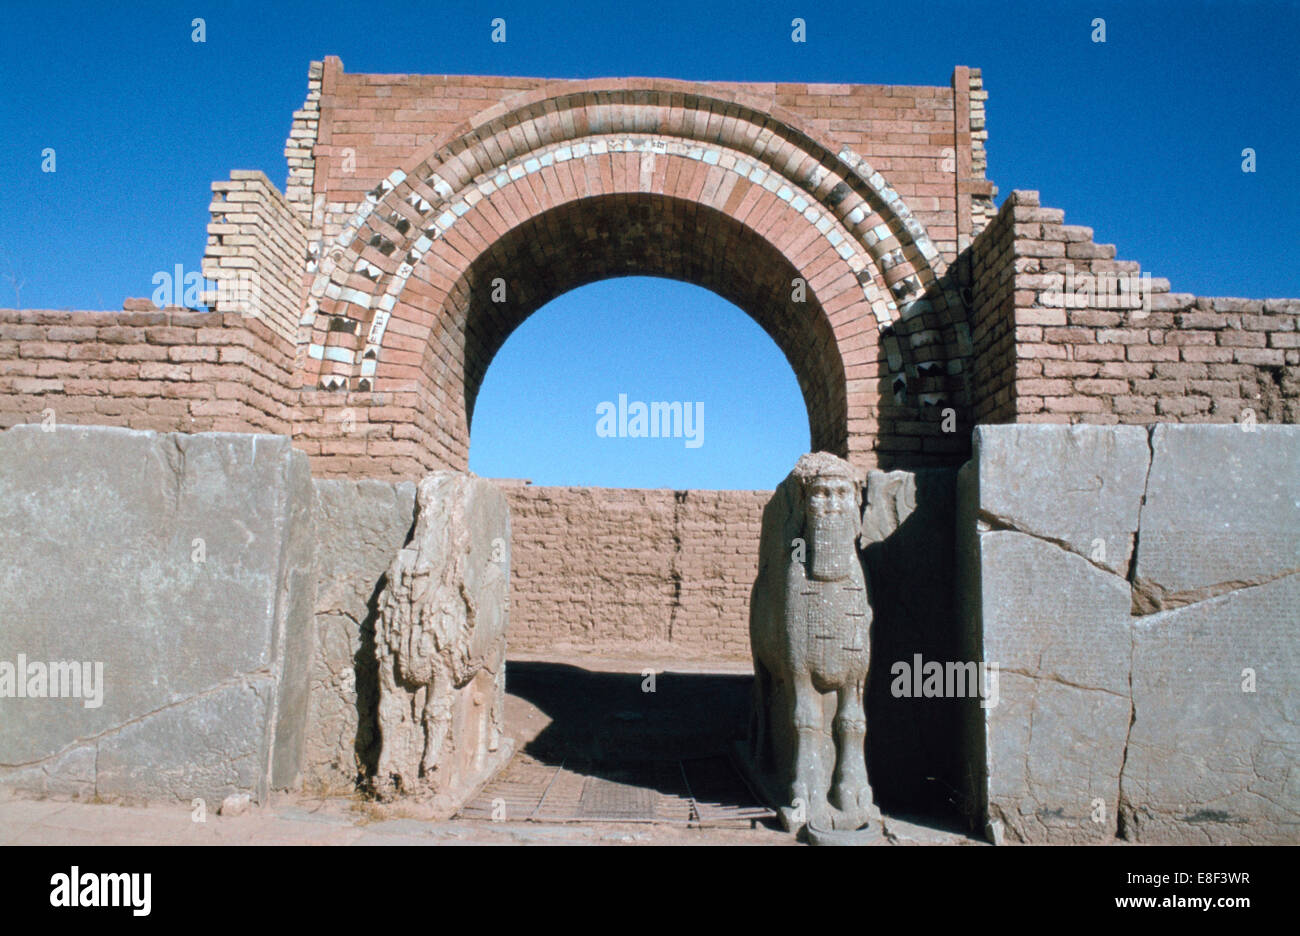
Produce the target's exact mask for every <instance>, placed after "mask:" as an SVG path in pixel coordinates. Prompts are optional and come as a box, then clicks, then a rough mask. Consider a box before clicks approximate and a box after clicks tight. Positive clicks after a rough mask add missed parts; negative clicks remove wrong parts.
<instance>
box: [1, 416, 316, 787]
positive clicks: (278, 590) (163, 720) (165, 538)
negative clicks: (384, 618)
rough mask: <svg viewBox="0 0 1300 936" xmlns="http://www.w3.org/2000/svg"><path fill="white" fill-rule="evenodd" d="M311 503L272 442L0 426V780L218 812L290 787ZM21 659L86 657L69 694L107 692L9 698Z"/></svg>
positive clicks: (279, 445)
mask: <svg viewBox="0 0 1300 936" xmlns="http://www.w3.org/2000/svg"><path fill="white" fill-rule="evenodd" d="M310 506H311V479H310V474H309V470H308V465H307V458H306V456H305V455H303V454H302V453H299V452H295V451H294V450H293V449H292V448H291V446H290V443H289V440H288V439H286V438H283V437H278V436H255V435H235V434H226V433H207V434H199V435H183V434H171V435H159V434H156V433H153V432H141V431H133V430H127V429H117V428H108V427H91V426H87V427H79V426H66V427H59V428H57V429H56V430H54V431H51V432H45V431H42V428H41V427H40V426H36V425H24V426H16V427H14V428H13V429H10V430H8V431H6V432H4V433H0V618H2V619H3V620H4V621H5V622H6V624H5V627H4V628H3V629H0V711H2V712H3V716H2V717H0V782H10V783H12V784H14V785H17V786H25V787H30V786H36V787H43V788H45V789H47V790H49V789H54V788H56V787H59V786H66V785H67V784H68V783H71V784H72V785H74V786H80V787H82V788H83V789H86V791H87V792H89V791H90V790H92V789H93V790H97V791H99V792H103V793H105V794H108V793H112V794H122V795H137V796H144V797H157V796H166V797H173V796H175V797H179V798H182V799H185V798H190V797H194V796H201V797H205V798H211V799H214V800H215V801H216V802H219V801H220V799H221V798H222V797H223V796H225V795H227V794H229V793H233V792H249V793H252V794H253V795H254V796H256V797H257V798H258V799H259V800H264V799H265V797H266V794H267V790H268V788H269V787H270V786H272V785H276V786H292V785H293V784H294V783H295V782H296V780H297V776H298V771H299V764H300V759H301V748H302V736H303V726H304V723H305V716H306V707H305V702H306V668H305V666H304V665H303V663H302V660H303V654H304V652H305V649H306V648H308V647H309V646H310V643H311V640H312V618H311V613H310V612H311V608H312V606H313V600H312V590H313V582H312V575H311V550H312V541H311V531H310V522H311V517H310ZM19 655H22V656H23V657H24V658H25V660H26V661H29V664H30V663H35V662H43V663H50V662H58V663H65V662H80V663H85V664H90V668H89V669H88V670H83V676H84V675H90V676H92V680H91V681H90V682H87V683H86V684H85V685H83V686H82V687H81V693H82V695H83V696H84V695H86V694H87V691H88V689H89V688H90V687H91V685H92V683H96V682H97V683H98V685H97V686H95V690H94V691H95V692H97V693H98V692H102V697H101V698H99V699H98V700H92V699H87V698H81V699H77V698H66V697H64V698H40V699H35V698H15V697H13V695H12V692H6V691H4V687H3V679H4V665H5V664H6V663H9V664H13V663H16V662H17V661H18V659H19ZM12 671H13V668H12V667H11V668H10V672H11V673H12ZM101 672H102V681H100V680H95V679H93V677H94V675H95V674H96V673H101ZM71 688H73V687H72V686H71V683H70V682H69V683H68V684H67V685H65V686H62V687H61V692H62V691H63V690H65V689H71ZM94 701H97V702H98V704H93V702H94ZM87 703H92V704H87ZM88 752H93V755H94V765H93V766H92V767H91V768H90V769H89V774H90V776H89V777H87V770H86V769H85V767H86V764H87V763H89V760H88V759H89V758H90V756H91V754H90V753H88ZM74 764H75V765H76V766H75V769H72V765H74ZM65 766H66V767H67V768H68V769H70V770H71V773H69V774H66V775H63V774H61V771H62V770H63V769H64V767H65Z"/></svg>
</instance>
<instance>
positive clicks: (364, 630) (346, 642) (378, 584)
mask: <svg viewBox="0 0 1300 936" xmlns="http://www.w3.org/2000/svg"><path fill="white" fill-rule="evenodd" d="M313 487H314V489H315V491H314V494H315V499H314V514H315V516H314V523H313V526H314V528H315V531H316V576H317V577H316V646H315V649H314V651H313V653H312V655H311V659H312V662H311V680H310V683H311V701H310V705H309V709H308V718H307V745H306V750H305V753H304V774H305V776H306V778H307V780H308V782H309V783H311V784H313V785H324V786H325V787H326V788H332V789H338V790H350V789H353V788H355V784H356V781H357V778H358V774H359V772H360V773H365V772H366V768H367V767H373V766H374V764H375V761H376V758H377V756H378V751H377V749H376V743H377V741H378V737H377V733H378V729H377V725H376V724H375V712H376V704H377V694H378V685H377V682H376V680H377V679H378V672H377V667H376V663H375V655H374V654H375V651H374V634H375V620H374V618H375V613H376V604H375V603H376V600H377V598H378V595H379V593H380V591H382V589H383V586H384V585H385V584H386V581H387V580H386V579H385V573H386V572H387V571H388V567H389V566H390V565H391V564H392V562H393V559H394V558H395V557H396V556H397V554H398V552H399V551H400V550H401V549H402V547H403V546H404V545H406V541H407V539H408V538H409V537H410V534H411V527H412V525H413V524H414V522H415V485H414V484H413V483H411V482H409V481H403V482H398V483H392V482H387V481H371V480H363V481H348V480H323V479H318V480H316V481H314V482H313Z"/></svg>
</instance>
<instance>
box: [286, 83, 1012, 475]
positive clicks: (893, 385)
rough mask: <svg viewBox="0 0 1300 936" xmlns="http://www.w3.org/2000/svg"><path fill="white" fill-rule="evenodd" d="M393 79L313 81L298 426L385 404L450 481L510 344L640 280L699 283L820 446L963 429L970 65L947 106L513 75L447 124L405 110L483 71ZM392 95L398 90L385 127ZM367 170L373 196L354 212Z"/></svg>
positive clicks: (916, 446) (907, 449)
mask: <svg viewBox="0 0 1300 936" xmlns="http://www.w3.org/2000/svg"><path fill="white" fill-rule="evenodd" d="M391 77H392V81H391V82H390V81H388V80H387V79H388V78H389V76H347V75H344V74H343V73H342V70H341V65H339V64H338V62H337V60H327V62H326V63H325V66H324V69H323V81H322V85H323V95H322V97H321V110H320V118H319V125H318V127H317V128H316V132H317V136H318V138H317V139H316V140H315V141H314V142H313V147H312V154H313V157H314V158H313V160H312V166H313V170H312V171H310V172H304V173H300V174H299V180H300V181H301V182H303V183H306V182H307V181H310V189H307V187H306V185H303V186H301V188H300V191H299V194H298V196H297V197H298V198H299V200H300V201H302V202H306V201H307V200H308V199H310V200H311V202H312V222H313V224H314V225H316V226H317V230H315V231H314V232H312V234H311V235H309V248H308V249H309V257H308V261H309V262H308V265H307V273H306V279H305V282H304V294H305V295H304V299H303V314H302V315H301V318H300V320H299V330H298V334H297V343H298V347H297V351H298V353H297V358H296V377H295V383H297V385H298V386H300V387H301V388H302V389H303V391H305V392H304V399H303V401H302V404H303V405H302V407H301V412H300V418H301V420H302V421H303V422H311V421H315V422H317V423H318V424H323V425H326V426H329V425H332V424H335V423H337V424H339V426H340V427H347V429H348V430H349V431H355V427H356V424H357V423H358V422H360V423H363V424H366V425H372V424H374V423H375V422H376V419H375V418H373V416H374V415H375V413H374V412H372V411H378V413H377V415H378V417H379V420H380V421H389V420H391V421H392V422H397V423H405V424H406V425H405V428H404V431H403V432H401V433H392V434H391V436H390V437H389V438H390V439H391V443H392V444H391V445H389V446H388V447H387V448H385V449H384V452H385V453H386V454H388V455H390V456H392V457H394V458H396V459H397V460H398V461H400V462H407V461H408V460H409V461H414V462H415V463H417V465H418V467H421V468H425V469H427V468H431V467H448V468H453V469H464V468H466V467H467V464H468V449H469V429H470V423H471V420H472V418H473V410H474V401H475V398H476V396H477V394H478V390H479V387H480V385H481V383H482V380H483V376H484V373H485V371H486V368H487V366H488V364H489V363H490V362H491V360H492V358H493V356H494V355H495V354H496V352H497V350H498V349H499V348H500V347H501V345H502V343H503V342H504V341H505V340H506V338H507V337H508V336H509V335H510V334H511V332H512V331H513V330H514V329H515V328H516V327H517V326H518V325H519V324H520V323H521V322H522V321H523V320H524V319H525V318H526V317H527V316H528V315H530V314H531V313H532V312H534V311H535V310H536V309H537V308H539V307H540V306H542V305H543V304H545V303H546V302H548V301H550V300H551V299H553V298H555V297H556V296H558V295H560V294H562V293H564V292H566V291H568V290H570V289H573V288H575V287H577V286H581V285H583V284H586V283H589V282H592V281H595V280H599V279H603V278H606V277H611V276H621V275H629V274H640V275H658V276H666V277H672V278H675V279H681V280H685V281H687V282H691V283H694V284H697V285H700V286H703V287H706V288H708V289H711V290H713V291H714V292H716V293H718V294H719V295H721V296H723V297H724V298H726V299H728V300H730V301H731V302H734V303H735V304H736V305H738V306H739V307H740V308H742V309H744V310H745V311H746V312H747V313H748V314H749V315H751V316H752V317H753V318H754V319H755V320H756V321H757V322H758V323H759V324H760V325H761V326H762V327H763V328H764V329H765V330H766V331H767V332H768V334H769V335H771V336H772V338H773V339H774V340H775V341H776V342H777V344H778V345H779V346H780V347H781V349H782V351H783V352H784V353H785V355H786V357H787V359H788V360H789V362H790V365H791V367H792V368H793V369H794V372H795V374H796V376H797V378H798V381H799V385H800V387H801V389H802V393H803V397H804V401H805V405H806V406H807V410H808V417H809V424H810V426H811V432H812V439H811V443H812V448H813V449H815V450H816V449H824V450H828V451H832V452H837V453H839V454H841V455H845V456H847V457H850V458H852V459H853V460H854V461H857V462H859V463H862V464H865V465H874V464H878V463H888V462H889V461H890V460H891V459H893V457H894V456H896V455H900V454H901V455H906V456H909V457H910V458H911V460H912V461H913V462H914V463H915V462H922V461H925V460H926V459H930V460H937V461H944V460H952V457H953V455H954V454H959V453H958V452H957V448H959V447H960V446H957V447H956V448H955V447H954V446H953V445H952V443H953V442H954V441H956V440H955V439H954V438H953V435H954V434H953V433H951V432H950V433H948V434H947V437H945V436H944V434H942V433H940V432H939V422H940V420H941V413H942V412H943V411H944V409H945V408H948V407H952V408H953V410H954V412H957V413H960V414H961V415H962V417H963V421H964V417H965V415H966V414H965V408H966V405H967V400H966V389H965V376H966V371H967V370H968V363H969V361H968V359H969V354H970V336H969V331H968V329H967V326H966V309H965V305H964V304H963V301H962V298H961V292H960V283H959V282H958V281H957V278H956V277H954V276H952V275H949V263H950V261H951V260H952V259H953V258H954V257H955V255H956V247H957V240H958V238H957V235H958V234H962V233H964V234H969V233H970V232H971V231H972V226H973V224H974V223H975V222H981V223H982V218H978V217H976V216H975V215H974V214H972V209H971V199H970V196H969V194H968V193H963V191H962V186H961V185H959V184H958V177H959V172H958V168H959V167H963V168H964V170H965V171H966V172H967V174H969V173H970V171H971V170H970V166H971V158H970V157H971V152H972V146H971V142H970V133H969V117H968V116H967V120H966V121H965V126H961V130H960V132H959V130H958V127H959V126H960V125H961V124H962V121H960V120H957V119H956V117H955V113H956V109H957V108H963V109H966V110H968V109H969V107H970V102H969V97H970V91H969V87H968V85H969V81H970V78H969V75H968V73H967V72H966V70H965V69H961V70H960V73H959V75H957V76H955V79H954V80H955V81H957V80H958V79H960V81H961V82H962V83H963V84H965V85H967V87H963V88H962V89H961V92H962V93H960V94H958V93H956V92H954V91H953V90H950V89H942V88H911V89H908V88H878V87H871V86H834V85H827V86H816V85H812V86H807V85H799V86H789V87H788V88H787V87H786V86H780V85H766V86H738V85H726V84H692V83H685V82H677V81H665V80H651V79H620V80H593V81H536V82H524V83H525V84H528V85H531V87H529V88H527V89H525V90H515V91H513V92H511V91H508V90H505V89H492V90H488V91H487V92H486V93H487V95H488V96H491V95H492V94H493V93H495V94H497V95H499V96H500V100H499V101H498V102H497V103H493V104H491V105H490V106H483V107H481V109H480V110H478V112H476V113H474V114H473V116H471V117H469V118H468V119H466V120H463V121H461V122H460V123H459V124H458V125H456V126H453V127H451V128H446V127H445V126H442V127H439V126H437V125H435V124H427V125H424V124H420V123H419V121H420V120H421V118H422V116H427V114H428V111H427V110H422V109H421V108H422V105H427V104H429V103H431V102H437V101H438V100H440V96H439V94H437V93H436V92H439V91H440V92H442V93H443V94H444V95H445V94H448V93H450V92H451V91H452V90H456V91H459V92H465V90H466V87H467V86H470V85H472V84H473V83H474V82H475V81H476V80H477V81H481V82H484V83H487V84H488V85H489V88H490V83H491V82H492V81H495V80H497V79H472V78H465V79H456V81H457V82H459V83H457V84H449V83H447V82H450V81H452V79H444V80H443V81H444V83H443V84H441V85H434V86H431V87H428V86H426V85H424V84H422V83H421V82H423V81H424V79H419V78H415V77H413V76H391ZM357 78H360V79H361V81H360V82H357V81H356V79H357ZM349 79H353V80H352V82H351V83H350V82H349ZM376 79H378V82H377V83H375V80H376ZM430 80H432V79H430ZM976 80H978V79H976ZM376 89H382V90H387V91H389V92H390V94H389V95H384V96H371V95H369V94H367V93H366V92H372V91H375V90H376ZM403 89H406V90H410V89H414V92H415V93H414V94H413V95H410V96H409V97H410V99H409V100H408V99H406V98H404V99H403V100H402V101H401V102H395V103H394V104H392V105H389V106H392V107H395V108H396V110H393V111H391V113H392V116H393V117H394V118H395V119H393V120H385V117H386V116H387V113H386V111H385V109H384V105H385V98H386V97H387V98H388V100H389V101H391V100H392V95H393V94H397V93H399V92H400V91H401V90H403ZM782 89H785V90H786V91H787V92H789V93H782ZM904 92H912V94H911V96H910V97H909V96H906V95H905V94H904ZM313 93H314V92H313ZM349 95H352V97H351V98H349ZM441 99H444V100H445V98H441ZM783 99H788V100H789V101H790V102H791V104H792V105H793V106H791V107H786V106H783V105H782V104H780V103H777V102H778V101H780V100H783ZM823 101H826V102H829V103H830V104H833V105H835V106H822V105H823ZM331 103H332V106H329V105H331ZM855 118H856V119H855ZM412 126H414V127H415V128H418V129H427V130H430V131H434V130H436V131H437V132H428V133H423V134H418V136H419V137H420V138H421V139H424V140H426V142H423V144H422V145H412V146H410V147H409V148H406V149H407V151H406V152H405V153H404V154H403V153H402V149H403V147H401V146H400V145H383V146H380V145H379V142H380V141H384V142H385V143H386V142H388V141H389V140H391V139H393V138H394V137H397V138H401V136H402V134H399V133H397V131H406V130H410V129H412ZM877 127H879V129H880V131H881V132H879V133H876V132H873V131H874V130H875V128H877ZM415 136H416V135H413V136H411V139H415ZM850 140H851V141H852V145H850V143H849V142H846V141H850ZM292 142H293V141H291V143H292ZM344 144H350V145H344ZM372 144H373V145H372ZM955 153H961V157H960V158H959V157H957V156H954V154H955ZM981 158H982V157H981ZM385 159H388V160H391V163H390V164H388V165H385V164H384V162H383V161H384V160H385ZM349 162H350V163H351V164H350V165H349ZM291 164H292V159H291ZM876 164H884V165H887V166H889V167H890V169H889V170H888V171H886V172H882V171H877V168H874V167H873V166H874V165H876ZM981 174H982V167H981ZM895 177H897V178H898V179H899V180H901V182H905V183H906V184H901V183H900V184H897V185H895V184H894V178H895ZM361 179H364V180H365V182H366V183H367V184H368V185H370V186H371V187H370V188H369V189H368V190H367V191H366V192H365V193H364V195H363V196H362V197H360V198H357V199H356V200H355V201H349V200H347V196H346V195H345V194H341V192H344V191H346V190H347V189H348V187H349V186H350V187H351V189H352V190H353V191H355V189H356V186H357V184H358V180H361ZM294 181H295V180H294V179H293V178H291V186H290V190H289V195H290V199H291V200H293V198H294V197H295V192H294V186H293V183H294ZM985 186H986V190H987V184H986V183H985ZM358 194H359V193H358ZM962 195H964V198H962V197H959V196H962ZM912 202H915V203H916V204H917V205H918V210H916V211H914V210H913V209H912V207H910V203H912ZM959 214H960V215H962V223H956V221H955V219H956V218H957V217H958V215H959ZM936 223H937V224H938V225H939V226H940V228H941V229H940V230H939V231H938V232H937V237H936V236H932V233H931V231H930V230H929V226H930V225H934V224H936ZM945 255H946V256H945ZM665 340H666V341H671V340H672V336H667V335H666V336H665ZM398 414H400V415H398ZM927 423H928V425H927ZM412 427H413V428H412ZM315 435H316V437H317V438H319V439H320V451H319V453H318V454H319V455H320V456H321V457H322V458H329V457H331V456H336V455H341V456H347V455H349V454H353V453H355V454H360V451H358V449H357V447H356V445H355V443H356V438H355V436H354V437H352V438H349V436H348V434H347V432H345V431H344V429H343V428H340V431H339V433H338V434H337V435H336V437H334V438H331V433H329V432H328V431H318V432H316V433H315ZM958 435H959V434H958ZM336 443H337V444H336ZM367 454H368V455H375V454H377V452H375V451H372V450H367ZM412 467H414V466H412ZM358 470H360V471H361V472H363V473H369V472H368V471H367V469H364V468H362V467H361V466H359V465H358V466H357V467H356V468H355V469H353V470H350V471H349V473H352V474H355V473H357V472H358ZM370 471H373V468H372V469H370ZM393 473H402V469H400V468H394V471H393Z"/></svg>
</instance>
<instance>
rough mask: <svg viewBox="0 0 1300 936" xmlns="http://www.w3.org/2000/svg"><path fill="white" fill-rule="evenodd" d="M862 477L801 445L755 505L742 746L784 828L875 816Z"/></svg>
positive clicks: (846, 828)
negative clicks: (761, 504) (747, 703)
mask: <svg viewBox="0 0 1300 936" xmlns="http://www.w3.org/2000/svg"><path fill="white" fill-rule="evenodd" d="M862 481H863V478H862V475H861V473H860V472H859V470H858V469H856V468H854V467H853V466H852V465H850V464H849V463H848V462H846V461H844V460H843V459H840V458H837V457H835V456H834V455H831V454H829V453H827V452H817V453H814V454H809V455H804V456H803V457H801V458H800V459H799V461H798V463H797V464H796V465H795V467H794V470H793V471H792V472H791V473H790V475H789V476H788V477H787V478H786V479H785V480H784V481H783V482H782V483H781V485H780V486H779V487H778V488H777V490H776V492H775V494H774V495H773V497H772V500H771V501H770V502H769V504H768V506H767V508H766V509H765V510H764V511H763V535H762V540H761V545H760V558H759V571H758V578H757V580H756V581H755V582H754V592H753V597H752V599H751V603H750V643H751V646H752V648H753V653H754V704H753V718H752V720H751V727H750V733H749V741H748V745H747V747H746V749H745V752H744V753H745V755H746V757H745V761H746V763H747V765H748V770H749V772H750V774H751V776H752V777H753V778H754V780H755V782H756V783H757V784H758V785H759V786H760V787H761V788H762V789H763V791H764V795H765V797H766V798H767V799H768V800H769V802H770V803H771V804H772V805H773V806H775V807H776V808H777V809H778V810H779V811H780V815H781V820H782V823H783V824H784V825H785V827H786V829H787V830H789V831H791V832H798V831H800V830H802V829H803V828H804V827H805V825H806V826H807V827H808V828H809V830H811V831H816V830H820V831H823V832H830V831H839V832H851V831H854V830H857V829H860V828H863V827H865V826H867V825H868V824H869V823H871V822H872V820H878V819H879V818H880V811H879V809H877V808H876V806H875V801H874V795H873V793H872V790H871V784H870V783H869V782H868V780H867V766H866V731H867V720H866V710H865V705H864V698H865V685H866V678H867V670H868V665H869V660H870V641H871V607H870V605H869V603H868V600H867V588H866V576H865V573H864V571H863V567H862V559H861V557H860V555H859V553H858V537H859V536H860V534H861V533H862ZM811 831H810V834H811ZM875 831H876V832H879V827H878V826H877V827H876V828H875Z"/></svg>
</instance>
